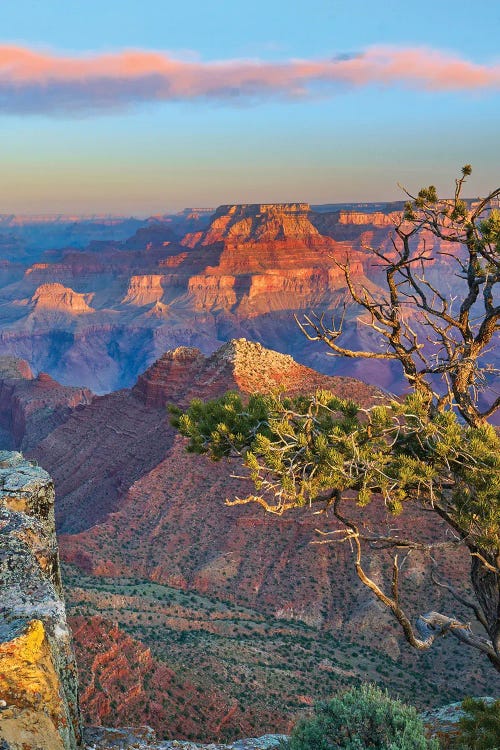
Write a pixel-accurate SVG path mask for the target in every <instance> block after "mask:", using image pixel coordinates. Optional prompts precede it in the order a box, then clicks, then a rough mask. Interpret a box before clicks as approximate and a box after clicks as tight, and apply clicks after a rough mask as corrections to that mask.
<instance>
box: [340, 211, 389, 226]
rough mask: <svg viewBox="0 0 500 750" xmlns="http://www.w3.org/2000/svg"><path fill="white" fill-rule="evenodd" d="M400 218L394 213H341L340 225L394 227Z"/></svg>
mask: <svg viewBox="0 0 500 750" xmlns="http://www.w3.org/2000/svg"><path fill="white" fill-rule="evenodd" d="M397 216H398V213H397V212H394V213H389V214H386V213H382V212H381V211H375V212H374V213H362V212H360V211H341V212H340V213H339V218H338V221H339V224H358V225H363V224H373V225H374V226H376V227H392V226H394V222H395V220H396V218H397Z"/></svg>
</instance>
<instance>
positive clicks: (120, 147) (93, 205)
mask: <svg viewBox="0 0 500 750" xmlns="http://www.w3.org/2000/svg"><path fill="white" fill-rule="evenodd" d="M472 10H473V6H471V4H470V3H464V2H461V1H460V0H459V1H458V2H457V1H455V2H449V1H448V0H441V1H439V0H434V2H430V1H428V0H424V1H421V2H419V3H413V4H409V3H408V4H407V3H401V2H393V1H392V0H385V1H384V2H382V3H374V2H368V1H366V0H364V1H361V0H352V1H351V2H344V1H342V2H335V1H333V0H331V1H328V0H309V2H302V1H300V2H297V1H295V2H293V1H289V2H285V1H284V0H283V1H282V0H280V1H279V2H278V1H277V0H267V1H266V2H263V1H262V0H254V2H252V3H238V2H228V1H227V0H212V2H207V1H206V0H204V2H201V0H194V1H193V0H192V1H191V2H189V3H188V2H184V3H171V2H168V1H165V0H163V1H162V0H143V1H142V2H138V1H137V0H121V2H117V0H106V1H105V2H103V0H101V2H96V1H95V0H85V2H82V1H81V0H72V1H71V2H68V1H67V0H66V2H62V1H61V0H31V2H29V1H28V0H17V1H16V2H5V3H1V4H0V44H1V45H15V47H16V48H19V49H22V50H24V49H28V50H30V51H34V52H35V53H37V54H38V53H39V54H41V55H46V56H49V57H51V58H52V57H54V56H55V57H56V58H59V57H61V56H64V57H67V58H70V59H73V58H75V59H79V58H81V56H82V55H85V56H90V57H94V58H95V59H96V60H97V62H96V63H95V65H96V66H97V67H98V66H99V65H100V62H99V61H100V60H101V57H100V56H102V55H103V54H107V53H115V54H117V55H120V54H122V53H123V51H124V50H130V49H134V50H140V51H141V53H148V52H149V51H151V52H161V53H164V54H165V55H166V56H168V58H173V59H175V60H180V61H182V62H183V63H193V64H195V65H197V64H198V63H199V64H200V65H199V67H200V69H201V73H200V75H201V76H202V77H203V76H205V77H206V75H207V73H206V71H205V70H204V68H203V66H204V65H205V64H210V63H212V62H213V61H222V62H223V63H228V64H229V65H231V64H232V63H231V61H235V60H241V59H245V60H248V59H251V60H256V59H258V60H259V61H261V62H262V63H264V64H266V65H269V66H270V70H271V75H274V71H275V69H276V66H277V65H279V64H281V63H286V65H290V64H292V65H293V62H292V63H290V61H294V60H297V59H300V60H301V61H320V60H321V61H323V60H331V58H333V57H334V56H337V55H360V56H362V55H364V54H366V51H367V50H370V48H373V47H377V48H378V47H381V46H383V47H386V46H390V47H391V48H392V47H393V48H395V49H403V50H404V49H409V48H424V47H425V48H432V49H434V50H436V51H439V52H441V53H442V54H444V55H448V56H452V57H454V58H459V59H460V60H461V61H465V62H466V63H467V64H473V65H476V66H484V68H485V69H488V71H491V70H494V72H495V71H497V70H498V65H499V64H500V42H499V40H500V2H498V0H485V1H483V2H482V3H481V4H480V6H478V12H472ZM368 54H370V53H368ZM56 63H57V65H58V66H59V68H64V65H65V63H64V62H60V61H59V62H57V60H56ZM56 63H55V64H56ZM120 64H121V63H120ZM103 65H106V63H103ZM273 66H274V67H273ZM209 73H210V71H209ZM3 75H4V76H5V75H7V76H8V75H9V72H8V71H7V73H5V69H4V71H3ZM197 75H198V73H197ZM495 75H496V72H495ZM1 80H2V71H1V70H0V82H1ZM75 80H76V79H72V80H71V81H70V82H69V83H68V82H67V81H65V82H64V89H63V95H64V97H67V101H66V99H65V107H64V108H61V106H60V97H61V89H60V88H59V89H58V91H57V96H58V97H59V98H58V100H57V101H58V104H57V106H55V107H52V106H49V105H47V103H46V102H44V101H43V99H44V97H46V98H47V101H48V98H49V96H54V94H53V92H51V91H50V90H49V88H50V87H48V86H47V85H46V82H45V83H44V84H43V85H39V81H36V86H37V88H36V90H35V88H33V85H32V82H31V81H30V82H29V86H28V84H26V83H25V82H24V83H23V86H24V89H23V91H22V108H21V109H20V107H19V105H18V103H16V106H15V107H14V106H12V100H13V99H12V97H13V94H12V91H13V89H15V95H16V96H19V82H18V81H17V80H16V82H15V86H14V87H13V86H12V85H11V82H10V81H8V83H9V88H6V89H5V91H7V93H6V94H5V93H4V94H3V95H2V94H1V93H0V118H1V127H2V142H3V149H2V150H3V168H2V173H3V180H2V182H3V185H4V189H3V190H2V191H0V212H5V211H9V212H10V211H15V212H64V213H69V212H73V213H93V212H99V213H106V212H110V213H127V214H130V213H133V214H149V213H158V212H163V211H167V210H172V209H178V208H181V207H183V206H187V205H218V204H219V203H226V202H244V201H255V202H256V201H266V202H267V201H287V200H306V201H307V200H309V201H311V202H332V201H343V200H384V199H394V198H398V197H399V192H398V189H397V186H396V183H397V181H402V182H404V183H405V184H407V185H409V186H410V187H412V188H415V187H419V186H420V185H421V184H424V183H428V182H430V181H431V182H435V183H436V184H437V185H438V187H442V188H443V189H445V188H446V186H447V185H449V184H450V181H451V180H452V179H453V177H454V175H455V173H456V172H457V170H458V169H459V168H460V166H461V165H462V164H463V163H465V162H471V163H472V164H473V167H474V173H473V177H472V178H471V181H470V188H469V193H470V194H471V195H476V194H479V193H482V192H485V191H486V190H488V189H489V188H492V187H494V186H496V182H498V177H499V174H500V169H499V166H500V156H499V153H500V149H499V148H498V130H499V127H498V126H499V120H500V117H499V115H500V95H499V93H500V91H499V86H498V79H497V78H494V81H495V82H494V83H493V84H492V85H488V86H486V87H483V86H479V87H475V86H469V87H464V88H463V89H462V88H460V87H458V88H457V87H454V88H453V89H452V90H448V89H447V88H446V87H444V88H443V87H441V86H437V87H436V86H430V87H429V86H419V85H417V86H415V85H414V82H412V81H411V80H410V81H409V82H408V81H406V80H403V81H399V80H392V79H391V80H390V81H388V80H386V79H385V78H384V80H382V81H379V80H375V81H370V82H369V83H368V84H367V85H362V86H358V85H355V86H351V85H338V83H336V84H335V85H334V86H331V85H330V86H329V87H328V88H325V89H323V88H321V87H319V88H318V87H315V86H316V84H314V83H313V84H311V86H309V83H307V87H309V88H307V91H306V94H305V95H301V96H298V97H295V96H289V90H288V88H286V91H285V95H283V92H282V91H278V92H276V91H275V90H274V89H273V90H271V91H270V92H268V91H267V90H266V91H264V93H263V94H262V92H261V91H260V89H259V92H258V93H257V95H253V94H252V95H251V96H250V95H249V96H247V95H246V94H244V95H242V96H239V95H231V96H230V97H227V96H226V95H224V96H222V97H220V96H219V94H216V95H215V96H212V95H211V94H210V95H209V96H208V97H207V96H205V95H203V96H200V95H199V94H198V93H196V94H195V95H192V94H191V89H190V93H189V95H188V96H184V93H182V95H180V96H176V97H175V98H173V99H172V100H170V99H168V97H165V96H163V95H162V97H163V98H161V100H157V99H156V98H155V97H156V94H155V95H154V96H149V95H148V96H144V97H143V95H142V92H139V95H138V94H137V88H138V87H140V86H142V85H143V82H142V81H139V83H136V82H135V79H134V82H133V87H132V88H131V87H130V86H127V87H126V88H125V91H124V92H123V91H122V90H120V94H119V96H120V100H119V102H118V104H119V106H117V107H111V108H108V107H106V106H105V107H103V106H102V102H101V101H100V100H97V99H96V95H95V90H93V93H92V99H91V100H90V104H86V105H85V107H81V106H80V105H81V102H80V100H79V99H78V100H75V98H74V94H73V93H72V90H71V89H75V87H78V85H79V84H78V81H76V83H75ZM148 80H149V79H148ZM203 80H205V79H203ZM225 80H226V79H224V81H225ZM231 80H232V79H231ZM99 85H100V84H99ZM106 85H107V84H106ZM155 85H156V84H155ZM198 85H199V87H201V88H202V89H203V87H204V86H206V83H203V82H202V83H200V84H198V83H196V86H198ZM224 85H226V84H225V83H224ZM288 85H289V84H288V83H287V84H286V86H288ZM155 90H156V89H155ZM113 91H114V94H112V95H114V96H116V95H117V94H116V85H115V87H114V89H113ZM131 91H132V93H131ZM183 91H184V89H183ZM68 92H69V93H68ZM108 94H109V92H108V90H107V89H106V91H105V96H108ZM233 94H234V92H233ZM236 94H238V92H236ZM30 96H31V97H32V98H33V101H35V100H36V103H37V104H36V107H34V108H33V109H31V108H30V107H29V106H27V100H28V103H29V97H30ZM79 96H80V94H79ZM85 96H87V94H85ZM9 97H10V98H9ZM127 97H130V101H129V100H128V99H127ZM16 102H18V100H16Z"/></svg>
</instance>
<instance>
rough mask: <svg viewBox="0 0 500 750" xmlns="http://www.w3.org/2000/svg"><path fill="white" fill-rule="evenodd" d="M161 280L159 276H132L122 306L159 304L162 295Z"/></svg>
mask: <svg viewBox="0 0 500 750" xmlns="http://www.w3.org/2000/svg"><path fill="white" fill-rule="evenodd" d="M162 278H163V276H161V275H160V274H148V275H144V276H132V277H131V279H130V282H129V285H128V289H127V293H126V295H125V297H124V298H123V299H122V305H136V306H138V307H142V306H144V305H152V304H155V303H157V302H160V300H161V298H162V297H163V294H164V290H163V286H162V284H161V281H162Z"/></svg>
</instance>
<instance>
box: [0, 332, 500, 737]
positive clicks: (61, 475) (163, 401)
mask: <svg viewBox="0 0 500 750" xmlns="http://www.w3.org/2000/svg"><path fill="white" fill-rule="evenodd" d="M1 372H2V377H1V382H0V427H1V428H2V430H3V435H4V440H5V441H6V440H7V439H8V440H9V441H10V443H9V447H11V448H14V449H15V448H19V447H23V450H25V451H26V453H27V456H28V457H29V458H30V459H31V460H35V461H36V462H37V463H38V464H40V466H42V467H43V468H44V469H45V470H47V471H48V472H49V473H50V474H51V475H52V476H53V479H54V484H55V488H56V493H57V502H56V507H55V511H56V522H57V527H58V530H59V545H60V555H61V560H62V573H63V579H64V582H65V586H66V598H67V610H68V618H69V622H70V624H71V626H72V627H73V632H74V639H75V648H76V654H77V661H78V667H79V673H80V684H81V708H82V715H83V717H84V719H85V721H86V722H87V723H91V724H103V725H106V726H114V727H122V726H125V725H126V726H137V725H140V724H148V725H150V726H152V727H153V728H154V729H155V731H156V733H157V735H158V737H160V738H161V737H173V736H175V737H179V738H185V739H190V740H192V741H209V740H212V741H213V740H219V741H225V742H231V741H233V740H235V739H237V738H238V737H244V736H247V737H248V736H256V735H260V734H262V733H264V732H271V733H272V732H288V731H289V730H290V727H291V724H292V723H293V721H294V720H295V718H296V717H297V716H300V715H301V714H303V713H304V711H307V710H308V709H309V708H310V706H311V705H312V704H313V703H314V702H315V701H316V700H318V699H320V698H323V697H327V696H328V695H329V694H331V693H332V692H335V690H338V689H339V688H342V687H344V686H348V685H351V684H354V683H357V682H359V681H360V680H375V681H377V682H379V683H382V684H386V685H388V686H390V689H391V691H392V692H393V693H394V694H397V695H401V696H402V697H406V698H408V699H411V700H412V702H416V703H417V704H419V705H420V706H421V707H422V708H423V707H428V706H434V705H436V704H438V703H444V702H448V701H451V700H457V699H459V698H460V697H461V696H462V695H464V694H465V693H468V692H472V693H474V694H483V695H484V694H488V693H491V692H493V691H494V681H495V676H494V675H492V674H491V670H490V668H489V667H488V665H487V664H485V663H484V661H483V660H481V659H480V658H479V657H475V656H474V655H470V654H468V655H467V659H466V660H464V659H462V658H461V653H460V648H459V647H458V646H457V645H455V642H454V641H450V640H447V639H444V640H443V641H442V642H441V643H440V644H439V647H438V648H437V649H435V650H434V651H433V652H432V654H428V653H422V654H419V655H416V654H415V653H414V652H413V651H411V650H410V648H409V647H407V646H406V644H405V642H404V641H403V640H402V638H401V637H400V635H399V633H398V630H397V628H396V626H395V625H394V623H393V622H392V621H391V619H390V618H389V617H388V615H387V614H386V613H385V612H384V611H382V610H380V609H379V607H378V606H377V604H376V603H375V602H374V600H373V599H372V598H371V595H370V593H369V592H368V591H367V590H366V589H364V588H363V587H362V586H361V585H360V584H359V582H358V581H357V578H356V575H355V572H354V569H353V565H352V557H351V552H350V550H349V549H348V548H346V547H345V546H344V545H340V546H338V545H321V546H317V545H315V544H314V541H316V540H317V538H318V537H317V533H316V529H317V528H321V530H323V531H329V530H333V529H334V528H335V523H334V521H333V520H332V519H330V518H328V516H323V517H317V516H311V515H310V514H308V513H307V511H306V510H303V511H297V512H296V514H295V515H294V516H292V517H287V518H277V519H275V518H272V517H269V516H267V515H266V514H265V513H264V511H262V510H261V509H256V508H253V507H240V508H228V507H227V506H225V504H224V500H225V498H228V497H229V498H231V497H234V496H237V495H242V494H244V493H245V492H246V491H248V490H249V485H248V484H246V483H245V481H243V480H240V479H237V478H235V477H234V476H231V475H233V474H238V473H241V469H240V467H239V466H238V465H237V464H233V465H231V464H230V463H229V464H228V463H227V462H219V463H214V462H211V461H210V460H209V459H207V458H206V457H204V456H195V455H190V454H188V453H186V451H185V440H184V439H183V438H181V437H179V435H178V434H176V432H175V430H174V429H173V428H172V426H171V425H170V422H169V415H168V413H167V409H166V407H167V405H168V404H169V403H172V404H175V405H177V406H180V407H181V408H182V407H185V406H186V405H187V404H188V402H189V401H190V400H191V399H192V398H202V399H205V398H211V397H214V396H217V395H220V394H221V393H223V392H225V391H226V390H227V389H228V388H229V389H232V390H238V391H240V392H241V393H242V394H243V395H245V394H249V393H254V392H259V391H260V392H270V391H274V390H275V389H276V388H278V389H282V390H284V391H285V392H288V393H291V394H293V393H300V392H311V390H315V389H317V388H323V389H329V390H331V391H333V392H334V393H336V394H337V395H338V396H339V397H342V398H355V399H356V400H357V401H358V402H359V403H361V404H362V405H365V406H369V405H370V404H373V403H377V402H379V401H380V399H383V398H385V397H386V396H385V394H384V392H383V391H381V390H380V389H379V388H377V387H375V386H370V385H366V384H365V383H362V382H360V381H357V380H356V379H353V378H347V377H338V376H334V377H332V376H327V375H322V374H319V373H317V372H315V371H313V370H311V369H310V368H307V367H305V366H304V365H301V364H300V363H298V362H296V361H295V360H294V359H293V358H292V357H291V356H289V355H284V354H281V353H279V352H276V351H270V350H268V349H266V348H265V347H263V346H262V345H261V344H258V343H253V342H250V341H248V340H246V339H236V340H231V341H229V342H228V343H226V344H224V345H223V346H222V347H220V348H219V349H218V350H216V351H215V352H214V353H213V354H210V355H206V354H203V353H202V352H201V351H200V350H199V349H198V350H197V349H195V348H193V347H186V346H182V347H178V348H176V349H174V350H171V351H168V352H166V353H165V354H163V355H162V356H161V357H160V358H159V359H158V360H157V361H156V362H155V363H154V364H153V365H151V366H150V367H149V368H147V369H146V370H145V371H144V372H143V373H142V374H141V375H140V376H139V377H138V379H137V381H136V383H135V384H134V385H133V387H132V388H129V389H121V390H120V391H117V392H113V393H109V394H105V395H99V396H96V395H95V394H93V393H91V392H90V391H89V390H88V389H81V388H80V389H78V388H75V387H70V386H64V385H61V384H57V383H55V381H54V380H53V379H52V378H50V377H49V376H40V375H38V376H37V377H36V378H35V377H34V376H33V373H32V372H31V370H30V368H29V366H28V365H27V363H26V362H22V361H20V360H13V359H8V358H4V361H3V365H2V370H1ZM14 404H15V410H13V409H12V406H13V405H14ZM13 413H15V414H16V415H17V416H16V419H12V416H11V415H12V414H13ZM37 414H39V415H53V417H52V419H53V421H52V422H50V424H49V427H48V428H47V426H46V425H45V424H44V418H43V417H42V416H40V417H39V418H37ZM370 512H372V513H375V516H374V520H376V521H377V523H380V522H382V521H383V520H384V518H386V515H385V510H384V508H383V506H382V507H380V506H378V505H377V506H376V507H374V508H373V510H370ZM386 520H387V523H388V524H390V523H391V522H392V521H391V518H390V517H387V518H386ZM367 522H369V520H368V521H367ZM409 526H411V527H412V528H418V529H419V535H421V538H422V539H424V540H425V539H430V538H436V535H438V536H439V534H441V533H444V529H440V528H436V527H435V526H431V525H430V520H429V517H428V515H426V514H424V515H423V516H421V517H420V516H415V515H410V514H408V515H404V516H403V517H400V518H398V527H399V528H402V529H404V528H406V527H409ZM443 566H444V567H443V570H444V572H445V574H446V576H447V578H448V579H449V580H450V581H458V580H459V579H462V578H463V577H464V576H466V571H465V570H464V568H463V563H461V561H460V556H458V555H456V554H455V555H453V554H450V555H448V556H447V557H446V559H444V560H443ZM370 570H371V572H372V574H374V575H380V576H382V577H383V576H385V575H386V574H387V572H388V570H389V560H388V558H387V557H386V555H385V553H384V552H383V551H379V552H377V553H374V555H373V558H372V560H371V564H370ZM404 578H405V589H406V590H407V591H408V598H409V601H408V602H407V604H408V606H411V607H412V608H413V611H414V612H418V611H419V606H421V602H422V601H432V602H433V606H438V607H439V606H443V607H446V606H452V605H451V602H449V601H448V598H447V596H448V595H447V592H446V591H444V590H443V591H441V590H439V591H438V592H436V590H434V591H432V585H431V583H430V580H429V570H428V564H427V562H426V560H425V559H424V558H423V557H422V556H421V555H420V554H419V553H416V554H415V555H413V556H412V558H411V559H410V560H409V561H408V564H407V567H406V568H405V571H404ZM381 634H383V638H381ZM207 696H210V699H209V700H207Z"/></svg>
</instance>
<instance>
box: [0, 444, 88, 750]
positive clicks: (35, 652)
mask: <svg viewBox="0 0 500 750" xmlns="http://www.w3.org/2000/svg"><path fill="white" fill-rule="evenodd" d="M0 579H1V581H2V596H1V602H0V740H3V744H2V747H6V748H9V750H26V748H30V750H31V749H33V750H34V749H35V748H43V749H44V750H76V748H77V746H78V747H79V746H80V742H81V727H80V717H79V710H78V683H77V671H76V664H75V660H74V655H73V650H72V646H71V635H70V631H69V628H68V625H67V622H66V612H65V605H64V598H63V593H62V584H61V577H60V569H59V555H58V549H57V542H56V536H55V526H54V485H53V483H52V480H51V478H50V476H49V475H48V474H47V472H45V471H44V470H43V469H41V468H39V467H38V466H35V465H33V464H31V463H29V462H27V461H25V460H24V459H23V456H22V455H21V454H20V453H9V452H6V451H2V452H0Z"/></svg>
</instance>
